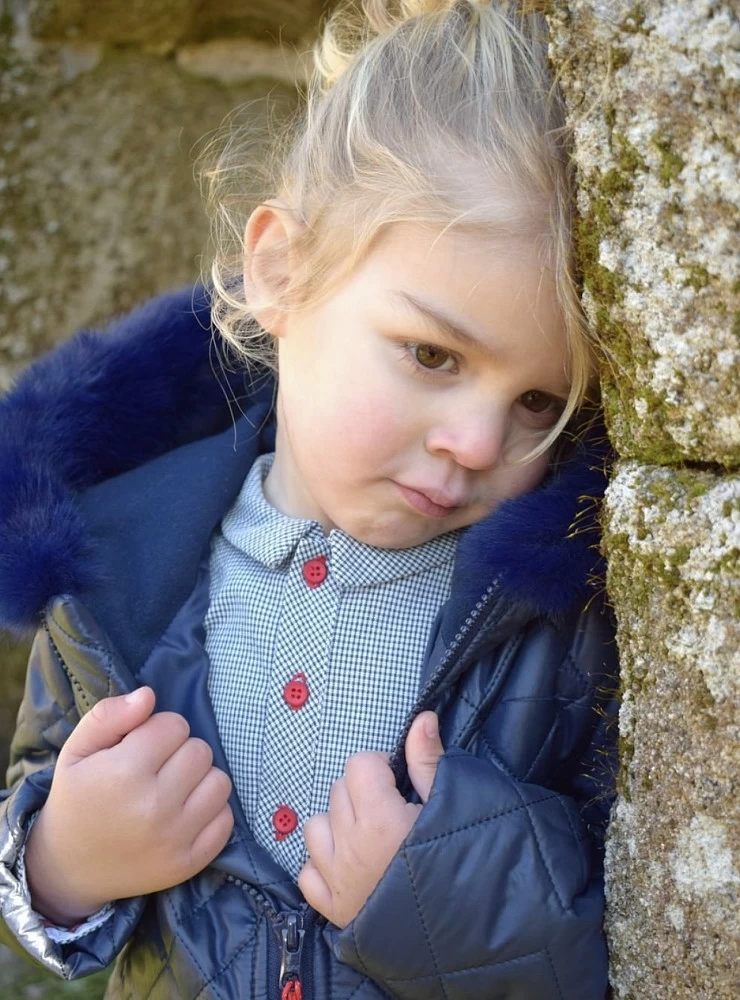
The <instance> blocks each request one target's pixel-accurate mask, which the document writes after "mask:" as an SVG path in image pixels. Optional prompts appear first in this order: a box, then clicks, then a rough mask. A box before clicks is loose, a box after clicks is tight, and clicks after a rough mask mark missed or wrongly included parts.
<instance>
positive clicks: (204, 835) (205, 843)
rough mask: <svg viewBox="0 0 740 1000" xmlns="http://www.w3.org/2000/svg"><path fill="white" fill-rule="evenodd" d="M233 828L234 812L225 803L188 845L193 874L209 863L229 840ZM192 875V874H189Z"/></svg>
mask: <svg viewBox="0 0 740 1000" xmlns="http://www.w3.org/2000/svg"><path fill="white" fill-rule="evenodd" d="M233 829H234V814H233V812H232V811H231V807H230V806H229V805H225V806H224V807H223V809H221V811H220V812H219V813H218V814H217V815H216V816H214V818H213V819H212V820H211V822H210V823H208V824H207V825H206V826H205V827H204V829H202V830H201V831H200V833H199V834H198V836H197V837H196V838H195V840H194V841H193V843H192V845H191V847H190V864H191V866H192V868H191V870H192V873H193V875H195V874H197V873H198V872H200V871H203V869H204V868H205V867H206V865H209V864H210V863H211V862H212V861H213V859H214V858H215V857H216V856H217V855H219V854H220V853H221V851H222V850H223V849H224V847H226V845H227V844H228V842H229V837H230V836H231V831H232V830H233ZM191 877H192V876H191Z"/></svg>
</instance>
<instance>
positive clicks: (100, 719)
mask: <svg viewBox="0 0 740 1000" xmlns="http://www.w3.org/2000/svg"><path fill="white" fill-rule="evenodd" d="M154 699H155V696H154V691H153V690H152V688H150V687H146V686H145V687H141V688H137V689H136V691H132V692H131V693H130V694H128V695H123V694H122V695H116V696H115V697H112V698H102V699H101V700H100V701H98V702H96V703H95V705H93V707H92V708H91V709H90V711H89V712H86V713H85V715H83V716H82V718H81V719H80V721H79V722H78V723H77V725H76V726H75V728H74V730H73V731H72V733H71V734H70V736H69V738H68V739H67V742H66V743H65V744H64V747H63V748H62V752H61V754H60V759H61V760H62V762H63V763H67V764H70V765H73V764H76V763H78V762H79V761H80V760H83V759H84V758H85V757H90V756H92V754H94V753H97V752H98V751H100V750H108V749H110V748H112V747H115V746H118V744H119V743H120V741H121V740H122V739H123V737H124V736H125V735H126V734H127V733H130V732H131V730H132V729H136V727H137V726H140V725H141V724H142V723H143V722H144V721H145V720H146V719H148V717H149V716H150V715H151V714H152V711H153V709H154Z"/></svg>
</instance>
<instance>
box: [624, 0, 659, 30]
mask: <svg viewBox="0 0 740 1000" xmlns="http://www.w3.org/2000/svg"><path fill="white" fill-rule="evenodd" d="M646 20H647V15H646V14H645V8H644V7H643V5H642V4H641V3H637V4H635V6H634V7H632V9H631V10H629V11H627V13H626V14H625V16H624V18H623V19H622V23H621V24H620V25H619V27H620V28H621V29H622V31H624V32H625V33H626V34H628V35H649V34H650V32H651V31H652V30H653V29H652V27H649V28H646V27H645V21H646Z"/></svg>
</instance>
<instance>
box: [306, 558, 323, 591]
mask: <svg viewBox="0 0 740 1000" xmlns="http://www.w3.org/2000/svg"><path fill="white" fill-rule="evenodd" d="M327 572H328V570H327V568H326V556H318V557H317V558H316V559H309V560H308V562H307V563H304V564H303V579H304V580H305V581H306V583H307V584H308V585H309V587H319V586H321V584H322V583H323V582H324V580H325V579H326V574H327Z"/></svg>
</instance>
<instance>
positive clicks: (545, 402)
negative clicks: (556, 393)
mask: <svg viewBox="0 0 740 1000" xmlns="http://www.w3.org/2000/svg"><path fill="white" fill-rule="evenodd" d="M519 401H520V402H521V404H522V406H524V407H526V408H527V409H528V410H529V411H530V412H531V413H544V412H545V410H546V409H547V408H548V407H549V406H552V405H553V403H554V400H553V398H552V396H549V395H548V394H547V393H546V392H538V390H537V389H530V390H529V392H523V393H522V394H521V396H520V397H519Z"/></svg>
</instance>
